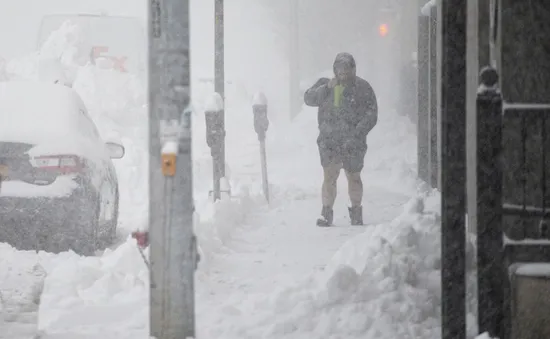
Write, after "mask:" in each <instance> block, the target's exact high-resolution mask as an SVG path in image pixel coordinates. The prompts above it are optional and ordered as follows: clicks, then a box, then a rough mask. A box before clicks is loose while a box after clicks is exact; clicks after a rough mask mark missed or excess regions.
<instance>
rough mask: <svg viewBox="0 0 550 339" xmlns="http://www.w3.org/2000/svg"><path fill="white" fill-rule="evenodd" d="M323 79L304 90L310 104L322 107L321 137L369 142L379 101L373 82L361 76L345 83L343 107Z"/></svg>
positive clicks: (329, 141)
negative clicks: (346, 84) (338, 105)
mask: <svg viewBox="0 0 550 339" xmlns="http://www.w3.org/2000/svg"><path fill="white" fill-rule="evenodd" d="M327 84H328V83H324V81H322V79H320V80H319V81H317V83H316V84H315V85H313V86H312V87H311V88H309V89H308V90H307V91H306V92H305V94H304V102H305V104H306V105H308V106H313V107H319V113H318V114H319V116H318V123H319V140H320V142H321V143H323V144H330V145H334V146H338V145H343V144H344V143H346V142H349V141H350V140H352V141H356V142H359V143H363V144H365V145H366V138H367V134H369V132H370V131H371V130H372V129H373V128H374V126H375V125H376V123H377V122H378V104H377V101H376V95H375V94H374V90H373V89H372V87H371V85H370V84H369V83H368V82H367V81H366V80H364V79H362V78H360V77H357V76H356V77H355V81H354V83H353V84H352V85H351V86H349V87H346V88H345V89H344V92H343V98H342V101H341V104H340V107H335V105H334V100H333V99H334V89H333V88H328V86H327Z"/></svg>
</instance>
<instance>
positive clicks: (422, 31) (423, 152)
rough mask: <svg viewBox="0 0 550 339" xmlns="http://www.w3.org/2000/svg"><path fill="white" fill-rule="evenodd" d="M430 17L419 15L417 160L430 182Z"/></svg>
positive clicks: (422, 173)
mask: <svg viewBox="0 0 550 339" xmlns="http://www.w3.org/2000/svg"><path fill="white" fill-rule="evenodd" d="M429 20H430V19H429V17H427V16H425V15H419V16H418V53H417V58H418V92H417V94H418V99H417V100H418V106H417V107H418V117H417V119H418V120H417V123H416V128H417V138H418V140H417V142H418V144H417V159H418V160H417V162H418V164H417V165H418V178H419V179H420V180H422V181H424V182H426V183H429V182H430V168H429V166H430V124H429V123H430V115H429V113H430V110H429V107H430V100H429V96H430V86H429V84H430V79H429V75H430V69H429V59H430V56H429Z"/></svg>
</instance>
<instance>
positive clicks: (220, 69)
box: [214, 0, 226, 182]
mask: <svg viewBox="0 0 550 339" xmlns="http://www.w3.org/2000/svg"><path fill="white" fill-rule="evenodd" d="M223 7H224V0H215V2H214V18H215V21H214V91H215V92H216V93H219V94H220V95H221V96H222V99H223V102H225V100H226V98H225V37H224V17H223V14H224V8H223ZM221 129H222V130H224V131H225V112H222V116H221ZM217 165H218V169H217V171H218V173H219V177H218V178H217V179H218V180H214V182H218V181H219V179H220V178H223V177H225V138H224V139H223V141H222V145H221V155H220V162H219V163H218V164H217Z"/></svg>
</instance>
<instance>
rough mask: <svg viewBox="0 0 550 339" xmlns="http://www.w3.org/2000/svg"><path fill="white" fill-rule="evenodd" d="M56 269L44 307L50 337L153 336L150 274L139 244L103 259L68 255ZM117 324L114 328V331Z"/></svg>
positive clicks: (131, 242) (42, 319)
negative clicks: (149, 314)
mask: <svg viewBox="0 0 550 339" xmlns="http://www.w3.org/2000/svg"><path fill="white" fill-rule="evenodd" d="M63 257H64V258H63V261H60V262H58V263H57V264H56V265H52V267H50V270H49V272H48V277H47V279H46V281H45V284H44V292H43V294H42V300H41V303H40V308H39V326H38V327H39V329H40V331H43V332H45V333H46V334H47V335H49V336H52V337H55V336H56V335H58V334H64V335H69V334H71V333H72V334H73V335H74V337H75V338H76V337H79V338H85V337H86V336H87V335H90V334H94V335H96V337H99V335H101V336H102V337H103V338H111V337H112V338H115V337H119V338H121V337H122V338H123V337H125V335H127V336H128V337H131V336H132V335H134V337H135V336H136V335H137V337H144V334H146V333H147V331H148V321H147V320H148V294H149V272H148V270H147V266H146V265H145V263H144V261H143V260H142V258H141V256H140V254H139V251H138V248H137V246H136V244H135V241H134V240H132V239H128V240H127V241H126V242H125V243H124V244H122V245H121V246H120V247H118V248H117V249H116V250H114V251H110V250H109V251H107V252H106V253H105V254H104V255H103V256H102V257H88V258H82V257H80V256H78V255H76V254H72V253H65V254H64V255H63ZM113 325H115V326H113Z"/></svg>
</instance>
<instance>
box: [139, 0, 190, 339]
mask: <svg viewBox="0 0 550 339" xmlns="http://www.w3.org/2000/svg"><path fill="white" fill-rule="evenodd" d="M149 22H150V30H149V142H150V144H149V152H150V156H149V160H150V162H149V173H150V174H149V240H150V269H151V272H150V322H151V330H150V332H151V333H150V334H151V336H154V337H156V338H157V339H182V338H187V337H194V335H195V315H194V273H195V268H196V261H197V250H196V241H195V236H194V234H193V211H194V204H193V175H192V155H191V142H192V140H191V112H190V111H189V107H190V105H189V104H190V70H189V68H190V65H189V0H151V1H150V8H149Z"/></svg>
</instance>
